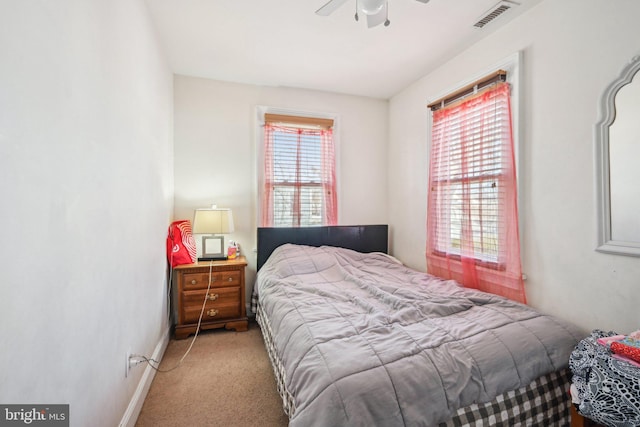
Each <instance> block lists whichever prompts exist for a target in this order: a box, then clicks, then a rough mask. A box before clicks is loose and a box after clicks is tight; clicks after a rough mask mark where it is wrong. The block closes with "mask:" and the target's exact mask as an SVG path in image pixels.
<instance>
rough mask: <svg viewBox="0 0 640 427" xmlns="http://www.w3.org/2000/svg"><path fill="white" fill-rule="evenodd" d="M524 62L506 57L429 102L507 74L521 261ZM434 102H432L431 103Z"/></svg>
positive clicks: (518, 54)
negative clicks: (499, 72)
mask: <svg viewBox="0 0 640 427" xmlns="http://www.w3.org/2000/svg"><path fill="white" fill-rule="evenodd" d="M521 63H522V52H521V51H518V52H516V53H514V54H512V55H509V56H507V57H506V58H504V59H502V60H500V61H498V62H497V63H494V64H492V65H491V66H489V67H485V68H483V69H481V70H480V71H478V72H476V73H475V74H474V75H472V76H471V77H470V78H468V79H466V80H464V81H461V82H458V83H456V84H455V85H453V86H451V87H450V88H449V89H447V90H445V91H442V92H440V93H438V94H437V96H433V97H430V99H432V100H439V99H442V98H447V97H448V96H450V95H451V94H454V93H456V92H458V91H460V89H462V88H464V87H466V86H469V85H470V84H472V83H473V82H475V81H478V80H481V79H482V78H483V77H485V76H487V75H489V74H491V73H492V72H494V71H495V70H498V69H501V70H504V71H506V72H507V75H506V82H507V83H509V84H510V85H511V116H512V117H511V121H512V134H513V145H514V147H513V148H514V157H515V169H516V170H515V173H516V187H517V192H518V197H517V206H518V229H519V230H518V231H519V234H520V257H521V262H522V260H523V259H524V252H523V247H524V245H523V241H524V239H525V238H526V236H525V235H524V234H523V227H524V215H523V209H524V207H523V200H524V198H523V191H522V190H523V185H524V184H523V182H522V179H521V175H522V174H521V170H522V161H521V155H520V152H521V144H522V131H521V126H520V123H521V120H520V114H521V113H520V112H521V108H520V103H521V99H522V97H521V81H522V67H521ZM431 102H432V101H430V102H429V104H430V103H431ZM427 115H428V121H429V132H428V138H427V139H428V144H427V152H428V153H431V146H432V141H431V137H432V133H431V130H432V129H433V113H432V111H431V110H430V109H427ZM429 167H430V165H429V164H428V165H427V169H429ZM429 174H430V171H429V170H427V176H429ZM435 253H436V254H438V255H441V256H446V255H448V256H450V257H452V258H454V259H455V258H456V254H455V253H445V252H440V251H437V252H435ZM458 258H460V256H459V255H458ZM476 265H478V266H481V267H484V268H489V269H492V270H503V269H504V266H501V264H500V263H499V261H497V262H493V261H486V260H482V259H476Z"/></svg>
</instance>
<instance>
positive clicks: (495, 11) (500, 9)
mask: <svg viewBox="0 0 640 427" xmlns="http://www.w3.org/2000/svg"><path fill="white" fill-rule="evenodd" d="M518 5H519V3H516V2H513V1H507V0H504V1H501V2H499V3H498V4H496V5H495V6H493V7H492V8H491V9H489V10H488V11H486V12H485V13H483V14H482V16H481V17H480V18H478V22H476V23H475V24H473V26H474V27H476V28H483V27H484V26H485V25H487V24H488V23H489V22H491V21H493V20H494V19H496V18H497V17H498V16H500V15H502V14H503V13H505V12H506V11H507V10H509V9H511V8H512V7H514V6H518Z"/></svg>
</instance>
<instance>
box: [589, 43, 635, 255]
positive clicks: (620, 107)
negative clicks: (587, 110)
mask: <svg viewBox="0 0 640 427" xmlns="http://www.w3.org/2000/svg"><path fill="white" fill-rule="evenodd" d="M638 70H640V56H636V57H634V58H633V59H632V60H631V61H630V62H629V64H627V66H626V67H625V68H624V69H623V70H622V73H621V74H620V77H619V78H618V79H617V80H615V81H614V82H613V83H611V84H610V85H609V86H608V87H607V89H606V90H605V92H604V94H603V96H602V99H601V102H600V113H601V120H600V121H599V122H598V123H597V124H596V127H595V134H594V135H595V145H596V168H597V170H596V173H597V175H596V176H597V178H598V202H599V212H598V222H599V224H598V225H599V230H598V247H597V250H598V251H600V252H608V253H614V254H620V255H629V256H640V75H639V74H640V73H638Z"/></svg>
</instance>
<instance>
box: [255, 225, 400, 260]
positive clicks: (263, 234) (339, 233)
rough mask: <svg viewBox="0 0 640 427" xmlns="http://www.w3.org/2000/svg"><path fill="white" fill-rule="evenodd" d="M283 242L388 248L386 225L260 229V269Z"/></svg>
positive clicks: (369, 249)
mask: <svg viewBox="0 0 640 427" xmlns="http://www.w3.org/2000/svg"><path fill="white" fill-rule="evenodd" d="M285 243H294V244H297V245H308V246H338V247H341V248H347V249H353V250H354V251H358V252H384V253H387V251H388V248H389V226H388V225H386V224H384V225H334V226H325V227H273V228H272V227H259V228H258V265H257V268H258V270H260V267H262V264H264V263H265V262H266V261H267V259H268V258H269V256H270V255H271V252H273V251H274V250H275V249H276V248H277V247H278V246H281V245H283V244H285Z"/></svg>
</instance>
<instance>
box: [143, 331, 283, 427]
mask: <svg viewBox="0 0 640 427" xmlns="http://www.w3.org/2000/svg"><path fill="white" fill-rule="evenodd" d="M190 343H191V337H189V338H187V339H184V340H179V341H176V340H171V341H170V342H169V345H168V347H167V351H166V352H165V355H164V357H163V359H162V363H161V364H160V369H169V368H171V367H173V366H175V365H176V363H177V362H178V361H179V360H180V358H181V357H182V356H183V354H184V352H185V351H186V350H187V348H188V347H189V344H190ZM287 424H288V419H287V416H286V415H285V413H284V411H283V410H282V400H281V399H280V396H279V395H278V392H277V389H276V383H275V379H274V377H273V371H272V369H271V364H270V363H269V356H268V355H267V352H266V349H265V347H264V342H263V341H262V335H261V333H260V328H259V327H258V325H256V324H255V323H250V324H249V331H247V332H235V331H227V330H223V329H218V330H212V331H207V332H201V333H200V334H199V335H198V339H197V340H196V342H195V344H194V345H193V348H192V349H191V352H190V353H189V355H188V356H187V357H186V358H185V360H184V361H183V362H182V365H180V367H178V368H177V369H174V370H173V371H171V372H166V373H162V372H158V373H156V376H155V378H154V380H153V383H152V384H151V388H150V390H149V393H148V395H147V398H146V400H145V402H144V405H143V406H142V410H141V412H140V416H139V417H138V421H137V423H136V426H139V427H146V426H196V427H197V426H230V427H232V426H243V427H244V426H247V427H249V426H261V427H281V426H286V425H287Z"/></svg>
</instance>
